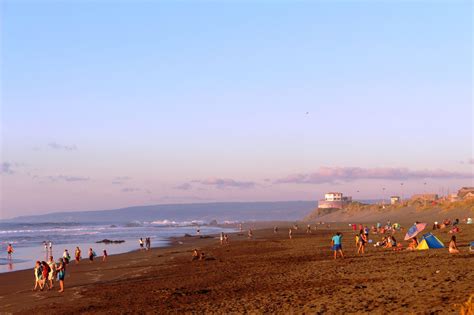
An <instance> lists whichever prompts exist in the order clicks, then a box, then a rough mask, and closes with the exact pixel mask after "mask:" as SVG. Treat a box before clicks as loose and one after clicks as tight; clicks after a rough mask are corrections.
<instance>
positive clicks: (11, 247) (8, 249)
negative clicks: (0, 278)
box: [7, 244, 14, 260]
mask: <svg viewBox="0 0 474 315" xmlns="http://www.w3.org/2000/svg"><path fill="white" fill-rule="evenodd" d="M13 252H14V250H13V246H12V244H8V246H7V258H8V260H12V255H13Z"/></svg>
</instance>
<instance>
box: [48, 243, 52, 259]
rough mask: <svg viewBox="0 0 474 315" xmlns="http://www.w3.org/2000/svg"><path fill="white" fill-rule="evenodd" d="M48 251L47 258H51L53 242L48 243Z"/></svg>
mask: <svg viewBox="0 0 474 315" xmlns="http://www.w3.org/2000/svg"><path fill="white" fill-rule="evenodd" d="M48 249H49V256H53V242H51V241H49V244H48Z"/></svg>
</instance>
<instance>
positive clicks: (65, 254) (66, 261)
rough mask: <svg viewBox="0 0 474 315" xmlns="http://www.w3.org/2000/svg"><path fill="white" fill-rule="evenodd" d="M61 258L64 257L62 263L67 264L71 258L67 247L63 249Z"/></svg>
mask: <svg viewBox="0 0 474 315" xmlns="http://www.w3.org/2000/svg"><path fill="white" fill-rule="evenodd" d="M63 258H64V263H65V264H66V265H67V264H69V261H70V260H71V255H69V252H68V250H67V249H65V250H64V253H63Z"/></svg>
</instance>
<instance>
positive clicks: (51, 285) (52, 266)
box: [48, 256, 56, 290]
mask: <svg viewBox="0 0 474 315" xmlns="http://www.w3.org/2000/svg"><path fill="white" fill-rule="evenodd" d="M48 266H49V274H48V281H49V289H50V290H51V289H52V288H54V283H53V280H54V276H55V274H56V263H55V262H54V258H53V256H49V261H48Z"/></svg>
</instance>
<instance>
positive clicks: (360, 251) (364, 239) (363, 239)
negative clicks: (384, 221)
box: [357, 229, 367, 254]
mask: <svg viewBox="0 0 474 315" xmlns="http://www.w3.org/2000/svg"><path fill="white" fill-rule="evenodd" d="M366 244H367V236H366V235H365V233H364V230H362V229H361V230H360V231H359V248H358V250H357V254H364V253H365V245H366Z"/></svg>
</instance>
